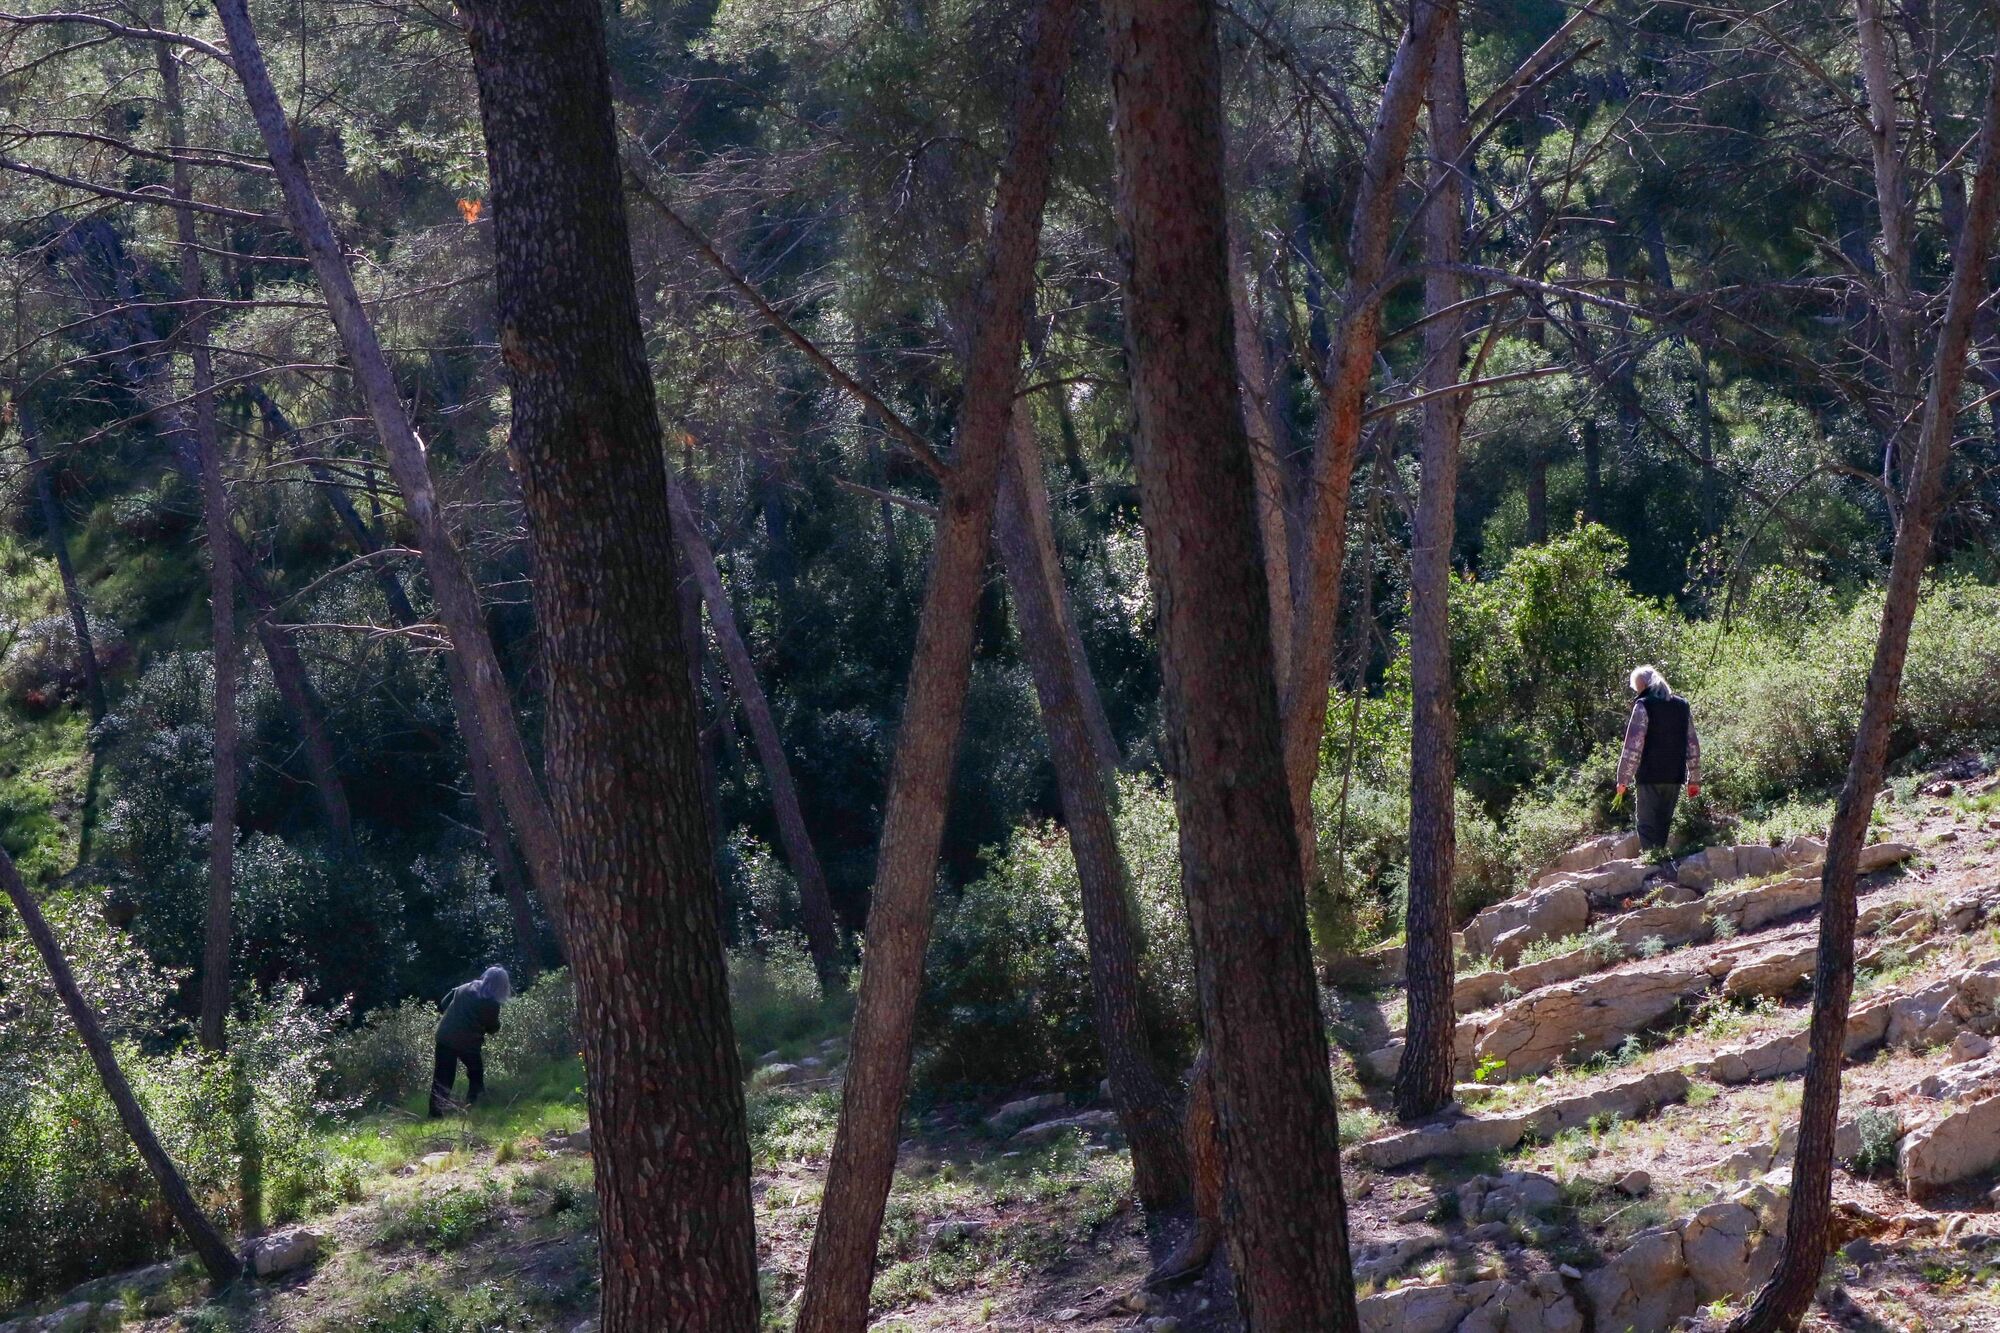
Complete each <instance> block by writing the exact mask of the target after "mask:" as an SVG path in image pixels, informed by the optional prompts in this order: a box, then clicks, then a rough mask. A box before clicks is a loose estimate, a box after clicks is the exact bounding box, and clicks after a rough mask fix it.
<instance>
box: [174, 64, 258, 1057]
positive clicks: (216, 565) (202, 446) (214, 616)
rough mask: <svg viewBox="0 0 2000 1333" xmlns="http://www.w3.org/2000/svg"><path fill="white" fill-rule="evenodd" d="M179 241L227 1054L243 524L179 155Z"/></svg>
mask: <svg viewBox="0 0 2000 1333" xmlns="http://www.w3.org/2000/svg"><path fill="white" fill-rule="evenodd" d="M176 54H177V53H176V52H175V51H174V49H173V48H171V47H169V46H167V45H166V44H165V43H156V44H155V45H154V47H153V55H154V60H155V64H156V67H157V68H158V71H159V75H160V94H161V100H162V102H163V104H164V106H165V109H166V118H167V131H168V136H169V142H170V143H171V144H172V146H173V147H174V148H175V149H180V148H184V147H185V146H186V143H187V129H186V125H185V122H184V116H183V113H182V109H181V80H180V66H179V65H178V64H177V63H176V61H175V56H176ZM173 193H174V204H175V207H174V235H175V239H176V240H177V241H179V243H180V251H181V294H182V297H183V299H185V300H186V301H187V302H188V311H189V313H188V317H187V319H186V320H185V321H184V322H183V323H182V325H181V330H180V336H181V338H182V340H183V341H184V342H185V343H186V344H187V352H188V360H189V362H190V363H191V366H192V374H191V385H190V387H191V389H192V391H193V392H192V394H191V397H192V398H193V400H194V401H193V408H194V445H195V451H196V457H197V459H198V460H199V465H200V471H199V475H200V479H201V519H202V529H203V531H204V533H205V534H206V536H207V538H208V602H209V632H210V643H211V648H212V651H213V656H214V662H215V782H214V791H213V793H212V800H211V802H210V806H209V822H208V918H207V921H206V923H205V925H204V928H203V935H202V951H201V1044H202V1047H203V1048H204V1049H206V1050H210V1051H220V1050H222V1048H223V1046H224V1045H225V1043H226V1040H227V1038H226V1031H227V1027H228V1021H229V991H230V987H229V953H230V948H229V939H230V933H231V916H232V913H233V901H232V900H233V898H234V879H235V863H236V789H237V781H238V773H237V750H238V745H237V738H238V733H239V731H240V729H241V728H240V723H239V721H238V719H237V716H236V680H237V673H238V670H239V668H240V666H241V661H240V658H241V653H240V652H239V650H238V647H237V639H236V561H235V558H234V555H235V553H234V544H235V541H236V529H235V526H234V525H233V524H232V523H231V522H230V520H229V491H228V489H227V487H226V486H225V484H224V479H223V472H222V442H221V440H220V439H219V438H218V436H217V432H216V428H215V393H214V385H215V369H214V366H213V365H212V363H211V361H210V357H209V352H208V344H207V343H205V342H204V341H203V338H204V337H205V336H206V335H205V331H204V329H203V325H204V323H205V320H204V318H203V317H204V315H205V314H206V313H207V312H206V311H205V310H204V309H203V307H202V301H203V299H204V291H205V288H206V285H207V284H206V280H205V278H204V276H203V274H202V270H201V251H200V249H199V248H198V245H199V241H198V238H197V237H196V234H195V226H194V210H193V208H191V207H189V205H190V204H191V203H192V201H193V199H194V188H193V185H192V183H191V182H190V180H189V177H188V169H187V163H186V162H185V161H184V160H182V159H181V158H180V157H179V156H178V155H176V157H175V160H174V169H173Z"/></svg>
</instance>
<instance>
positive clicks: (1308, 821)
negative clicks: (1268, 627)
mask: <svg viewBox="0 0 2000 1333" xmlns="http://www.w3.org/2000/svg"><path fill="white" fill-rule="evenodd" d="M1457 12H1458V7H1457V4H1456V0H1413V3H1412V5H1411V13H1410V26H1409V28H1408V29H1407V30H1406V31H1405V32H1404V34H1403V40H1402V42H1401V44H1400V45H1398V46H1397V48H1396V58H1395V60H1394V62H1393V63H1392V64H1391V65H1390V67H1389V78H1388V81H1387V82H1386V83H1385V84H1384V85H1383V88H1382V106H1381V109H1380V110H1379V111H1378V112H1377V113H1376V117H1375V127H1374V130H1373V132H1372V133H1371V134H1370V136H1369V140H1368V151H1367V154H1366V155H1365V157H1364V158H1363V160H1362V168H1361V181H1360V184H1359V186H1358V188H1357V190H1356V192H1355V200H1354V220H1353V224H1352V225H1351V227H1350V228H1349V233H1348V249H1349V256H1348V258H1349V269H1348V271H1349V277H1348V285H1347V290H1348V295H1349V308H1348V312H1347V316H1346V318H1345V320H1344V321H1343V323H1342V325H1341V329H1340V338H1339V342H1338V344H1337V345H1336V346H1335V347H1334V349H1333V355H1332V357H1331V358H1330V360H1331V362H1332V365H1331V366H1330V368H1329V374H1328V377H1327V378H1328V383H1327V389H1326V401H1325V402H1324V403H1322V404H1321V406H1320V421H1319V433H1318V439H1317V441H1316V443H1315V446H1314V450H1313V462H1312V478H1311V485H1310V489H1309V491H1308V495H1309V500H1308V502H1307V503H1308V512H1307V514H1306V515H1305V518H1304V525H1305V527H1306V532H1307V535H1306V540H1305V542H1304V551H1303V558H1302V560H1301V562H1300V563H1301V568H1300V569H1299V571H1298V573H1297V574H1296V575H1295V577H1296V578H1297V579H1298V582H1299V603H1298V605H1297V606H1296V607H1295V608H1293V613H1292V651H1291V657H1292V670H1291V676H1290V678H1289V679H1288V680H1287V681H1286V682H1285V684H1284V686H1283V694H1284V710H1285V772H1286V775H1287V780H1288V781H1289V782H1290V784H1291V792H1292V811H1293V817H1294V819H1295V820H1296V823H1297V828H1298V839H1299V852H1300V855H1301V856H1303V857H1305V858H1307V859H1306V861H1305V862H1304V864H1305V866H1306V878H1307V879H1308V880H1310V879H1311V878H1312V877H1313V875H1314V873H1315V871H1314V867H1313V865H1312V857H1313V855H1314V850H1315V846H1316V841H1317V840H1316V839H1315V838H1314V837H1313V836H1312V829H1313V825H1312V787H1313V779H1314V778H1315V777H1317V776H1318V774H1319V745H1320V739H1321V737H1322V736H1323V735H1324V734H1325V731H1326V703H1327V696H1328V694H1329V692H1330V690H1331V688H1332V684H1333V665H1334V657H1335V654H1336V653H1337V651H1338V649H1339V635H1338V632H1337V631H1338V628H1339V612H1340V572H1341V565H1342V562H1343V561H1344V559H1345V557H1346V554H1347V498H1348V492H1349V490H1350V489H1351V487H1352V485H1353V482H1354V462H1355V458H1356V456H1357V454H1358V453H1359V451H1360V448H1361V426H1362V422H1363V419H1364V413H1363V410H1362V409H1363V408H1364V407H1365V406H1366V403H1367V398H1368V381H1369V377H1370V375H1371V374H1372V373H1373V370H1374V366H1375V348H1376V344H1377V342H1378V340H1379V335H1380V332H1381V327H1382V307H1381V299H1380V297H1381V292H1380V290H1379V289H1380V287H1381V283H1382V279H1383V277H1384V276H1385V274H1386V273H1387V270H1388V264H1389V233H1390V228H1391V226H1392V224H1393V222H1394V220H1395V208H1396V193H1397V189H1398V187H1399V186H1400V185H1401V184H1402V180H1403V156H1404V154H1405V153H1406V152H1407V151H1408V149H1409V146H1410V136H1411V134H1412V133H1413V132H1414V130H1415V128H1416V123H1417V111H1418V109H1419V108H1420V107H1421V106H1422V105H1423V100H1424V88H1425V85H1426V84H1427V83H1428V81H1429V74H1430V67H1431V59H1432V56H1433V54H1434V53H1435V51H1436V50H1437V44H1438V40H1439V38H1440V36H1441V35H1442V33H1443V31H1444V28H1445V25H1446V23H1447V22H1448V21H1449V20H1450V19H1451V18H1452V16H1454V15H1455V14H1456V13H1457Z"/></svg>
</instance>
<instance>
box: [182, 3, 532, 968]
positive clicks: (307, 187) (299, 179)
mask: <svg viewBox="0 0 2000 1333" xmlns="http://www.w3.org/2000/svg"><path fill="white" fill-rule="evenodd" d="M216 9H217V13H218V15H219V16H220V18H221V20H222V26H223V30H224V31H225V32H226V33H227V34H228V36H229V51H230V61H231V63H232V64H233V65H234V66H235V69H236V77H237V80H238V81H239V82H240V83H241V84H242V85H243V92H244V96H245V99H246V100H247V101H248V102H249V104H250V111H251V115H252V116H253V117H254V118H255V120H256V122H257V130H258V133H259V134H260V135H261V136H262V139H263V143H264V151H265V152H266V153H267V154H269V156H270V161H271V166H272V169H273V170H274V171H275V172H276V173H277V177H278V185H279V188H280V189H281V190H282V192H283V194H284V197H285V208H286V211H287V213H288V214H289V215H290V218H291V223H292V230H293V232H294V233H295V234H296V235H297V237H298V240H299V243H300V244H301V245H302V246H303V247H304V249H305V251H306V257H307V258H308V260H310V262H311V264H312V269H313V275H314V276H315V277H316V278H317V279H318V280H319V285H320V289H321V292H322V294H323V295H324V296H325V297H326V304H327V313H328V315H329V317H330V318H331V319H332V321H333V325H334V329H335V331H336V332H337V333H338V334H339V335H340V342H341V346H342V347H343V348H344V349H345V351H346V352H347V360H348V366H349V368H350V370H351V371H352V372H353V375H354V381H355V383H356V384H357V385H358V386H359V387H360V389H361V395H362V398H363V399H364V400H365V401H366V403H367V405H368V415H369V417H370V419H371V420H372V421H373V422H374V425H375V431H376V434H377V435H378V436H380V438H381V441H382V447H383V449H384V450H385V452H386V453H387V454H388V459H389V470H390V471H391V473H393V474H394V476H395V478H396V485H397V488H398V489H400V490H401V491H402V493H403V505H404V508H405V511H406V512H407V513H408V514H409V516H410V521H411V523H412V524H413V525H414V526H415V528H416V530H417V541H418V543H419V544H420V545H421V547H422V549H423V559H424V569H425V571H426V572H427V573H428V574H429V575H430V580H431V597H432V599H433V600H434V601H435V602H436V604H437V609H438V615H439V617H440V618H441V619H442V620H443V621H444V626H445V630H446V632H447V633H448V634H449V635H450V636H451V643H452V651H453V652H454V653H456V654H458V655H459V657H460V658H461V659H462V660H463V663H464V666H463V669H464V671H465V673H466V678H467V680H468V682H469V683H470V687H471V690H470V692H471V696H472V702H473V704H474V705H475V707H476V711H477V716H478V718H479V723H480V725H481V726H482V727H483V729H484V731H485V734H486V740H487V743H488V745H489V746H490V747H491V748H490V758H491V762H492V766H493V773H494V778H495V780H496V781H497V782H498V783H499V786H500V794H501V796H502V797H503V798H504V799H505V800H506V802H507V813H508V815H509V816H510V817H511V818H512V820H513V823H514V832H515V834H516V836H517V837H518V838H519V839H520V843H521V850H522V852H523V853H524V854H525V855H526V856H527V859H528V864H529V867H530V870H531V872H532V874H533V877H534V881H535V887H536V889H537V890H538V891H540V892H541V893H542V894H543V895H544V897H543V907H544V908H545V909H546V910H547V912H548V916H549V919H550V921H552V922H553V923H555V926H556V931H557V933H558V934H561V933H562V930H563V905H562V897H563V879H562V866H563V859H562V854H561V850H560V846H559V843H558V839H557V835H556V827H555V821H554V819H553V818H552V817H551V815H550V812H549V805H548V801H547V799H546V798H545V797H544V796H543V794H542V790H541V787H540V785H539V784H538V783H537V782H536V780H535V773H534V768H533V765H531V764H530V763H529V761H528V750H527V746H526V745H525V744H524V743H523V742H522V739H521V728H520V725H519V723H518V722H517V720H516V719H515V716H514V704H513V700H512V698H511V697H510V695H509V692H508V689H507V679H506V677H505V676H504V675H503V674H502V673H501V670H500V662H499V659H498V658H497V657H496V656H495V655H494V651H493V640H492V638H491V637H490V636H489V635H488V634H487V632H486V621H485V613H484V611H483V609H482V607H481V605H480V601H479V590H478V588H477V587H476V586H475V585H474V583H473V581H472V574H471V572H470V571H469V570H468V569H467V568H466V564H465V558H464V556H463V554H462V553H461V552H460V551H459V548H458V542H457V539H456V538H454V537H453V536H452V533H451V528H450V525H449V524H448V523H446V521H445V515H444V511H443V509H442V508H441V507H440V505H439V503H438V498H437V490H436V487H435V486H434V485H433V484H432V481H431V475H430V465H429V463H428V462H427V461H426V459H425V455H424V444H423V441H422V440H421V439H420V438H418V436H417V432H416V428H415V427H414V426H413V425H412V424H411V421H410V414H409V411H408V409H407V408H406V407H405V406H404V404H403V400H402V399H401V397H400V396H399V395H398V394H397V391H396V381H395V377H394V375H393V374H392V373H391V372H390V369H389V362H388V358H387V357H386V356H384V355H383V352H382V344H381V342H380V340H379V339H377V337H376V336H375V328H374V325H373V324H371V323H370V322H369V319H368V312H367V310H366V309H365V308H364V307H363V306H362V304H361V296H360V293H359V292H358V291H357V290H356V289H355V286H354V275H353V274H352V273H350V272H349V271H348V267H347V258H346V255H345V254H344V253H343V252H342V250H341V247H340V242H339V240H338V239H337V238H336V237H335V236H334V233H333V224H332V223H331V222H330V221H329V220H328V219H327V216H326V210H325V208H324V207H322V206H321V204H320V201H319V196H318V195H317V194H316V193H314V191H313V186H312V180H311V178H310V177H309V176H308V175H307V174H306V165H305V159H304V157H302V156H301V155H300V153H299V147H298V141H297V139H296V137H295V136H294V135H293V133H292V127H291V126H290V125H288V124H287V123H286V118H285V109H284V106H283V104H282V103H281V102H280V101H279V100H278V92H277V89H276V88H275V87H274V86H273V85H272V83H271V74H270V71H269V70H268V69H267V68H266V67H265V65H264V55H263V51H262V49H261V48H260V47H259V45H258V43H257V32H256V29H255V28H254V27H253V26H252V25H251V23H250V14H249V10H248V8H247V5H246V0H217V5H216Z"/></svg>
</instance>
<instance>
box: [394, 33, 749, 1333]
mask: <svg viewBox="0 0 2000 1333" xmlns="http://www.w3.org/2000/svg"><path fill="white" fill-rule="evenodd" d="M461 13H463V14H464V16H465V18H466V20H467V28H468V40H469V42H470V45H471V47H472V53H473V68H474V72H475V74H476V75H477V78H478V86H479V109H480V119H481V122H482V124H483V125H484V128H485V137H486V155H487V165H488V172H489V179H490V182H491V185H490V189H491V195H490V198H491V201H492V209H493V214H492V216H493V230H494V254H495V266H494V272H495V278H496V288H497V294H498V301H499V323H500V329H501V348H502V357H503V360H504V361H505V363H506V367H507V380H508V385H509V387H510V390H511V393H512V404H513V429H512V436H511V445H512V450H513V454H514V459H515V466H516V469H517V471H518V474H519V476H520V479H521V493H522V497H523V500H524V501H525V503H526V508H527V515H528V531H529V537H530V540H531V542H532V544H533V551H534V558H535V602H536V612H537V623H538V626H539V628H540V631H541V637H542V661H543V670H544V674H545V677H546V681H547V685H546V688H547V692H548V771H549V788H550V791H551V793H552V795H553V803H554V813H555V822H556V828H557V830H558V832H559V836H560V845H561V851H562V869H563V872H564V876H565V883H566V885H567V906H568V912H567V925H568V938H569V945H570V958H571V963H572V966H573V970H574V972H575V980H576V988H577V1005H578V1014H579V1019H580V1026H581V1028H582V1034H583V1048H584V1066H585V1069H586V1071H587V1073H586V1088H587V1093H588V1099H589V1107H590V1123H591V1129H592V1134H593V1145H594V1147H593V1157H594V1160H595V1167H596V1181H597V1196H598V1199H599V1201H600V1208H601V1213H602V1240H601V1244H602V1247H603V1267H602V1282H603V1303H602V1316H601V1317H602V1323H603V1328H604V1329H605V1331H606V1333H658V1330H662V1329H702V1330H706V1331H709V1333H752V1331H753V1330H755V1329H756V1328H757V1326H758V1308H757V1307H758V1292H757V1249H756V1237H755V1233H754V1222H753V1217H752V1211H751V1202H750V1152H749V1138H748V1130H747V1126H746V1121H745V1113H744V1103H743V1082H742V1078H743V1071H742V1068H741V1064H740V1061H739V1059H738V1056H737V1053H736V1044H735V1039H734V1035H733V1033H732V1031H731V1027H730V1020H729V992H728V977H727V974H726V970H725V967H724V957H723V942H722V923H721V918H720V912H719V903H718V895H717V888H716V877H715V865H714V855H713V847H712V845H711V842H710V837H709V831H708V823H707V816H706V814H705V813H704V809H703V804H702V792H701V784H700V777H699V773H700V768H699V765H698V763H697V761H696V754H695V734H696V730H697V725H698V722H697V718H696V704H695V699H694V695H693V691H692V689H691V688H690V685H689V681H688V672H687V652H688V647H687V645H686V644H685V643H684V642H682V636H681V626H680V614H679V608H678V606H677V605H676V591H675V587H674V582H673V579H672V578H671V577H670V576H669V575H670V571H671V570H672V569H673V565H674V532H673V523H672V519H671V516H670V514H669V512H668V510H667V507H666V506H665V505H663V504H661V503H660V500H661V497H662V496H663V495H664V494H665V493H666V486H667V472H666V459H665V450H664V438H663V435H662V432H661V429H660V422H659V417H658V414H657V409H656V405H655V402H654V396H653V381H652V374H651V369H650V367H649V365H648V363H647V360H646V351H645V344H644V340H643V338H642V335H641V331H640V326H639V309H638V300H637V296H636V294H635V291H634V282H633V270H632V257H631V245H630V237H629V234H628V230H627V223H626V218H625V206H624V194H623V191H622V190H621V189H620V188H619V180H620V172H619V162H618V141H617V131H616V127H615V124H614V121H613V117H612V110H611V89H610V71H609V64H608V60H607V58H606V54H605V46H604V27H603V11H602V9H601V8H600V7H599V6H598V5H597V4H596V3H595V0H560V2H558V0H471V2H469V3H467V4H465V5H464V6H463V7H462V9H461ZM427 553H428V549H427Z"/></svg>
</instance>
